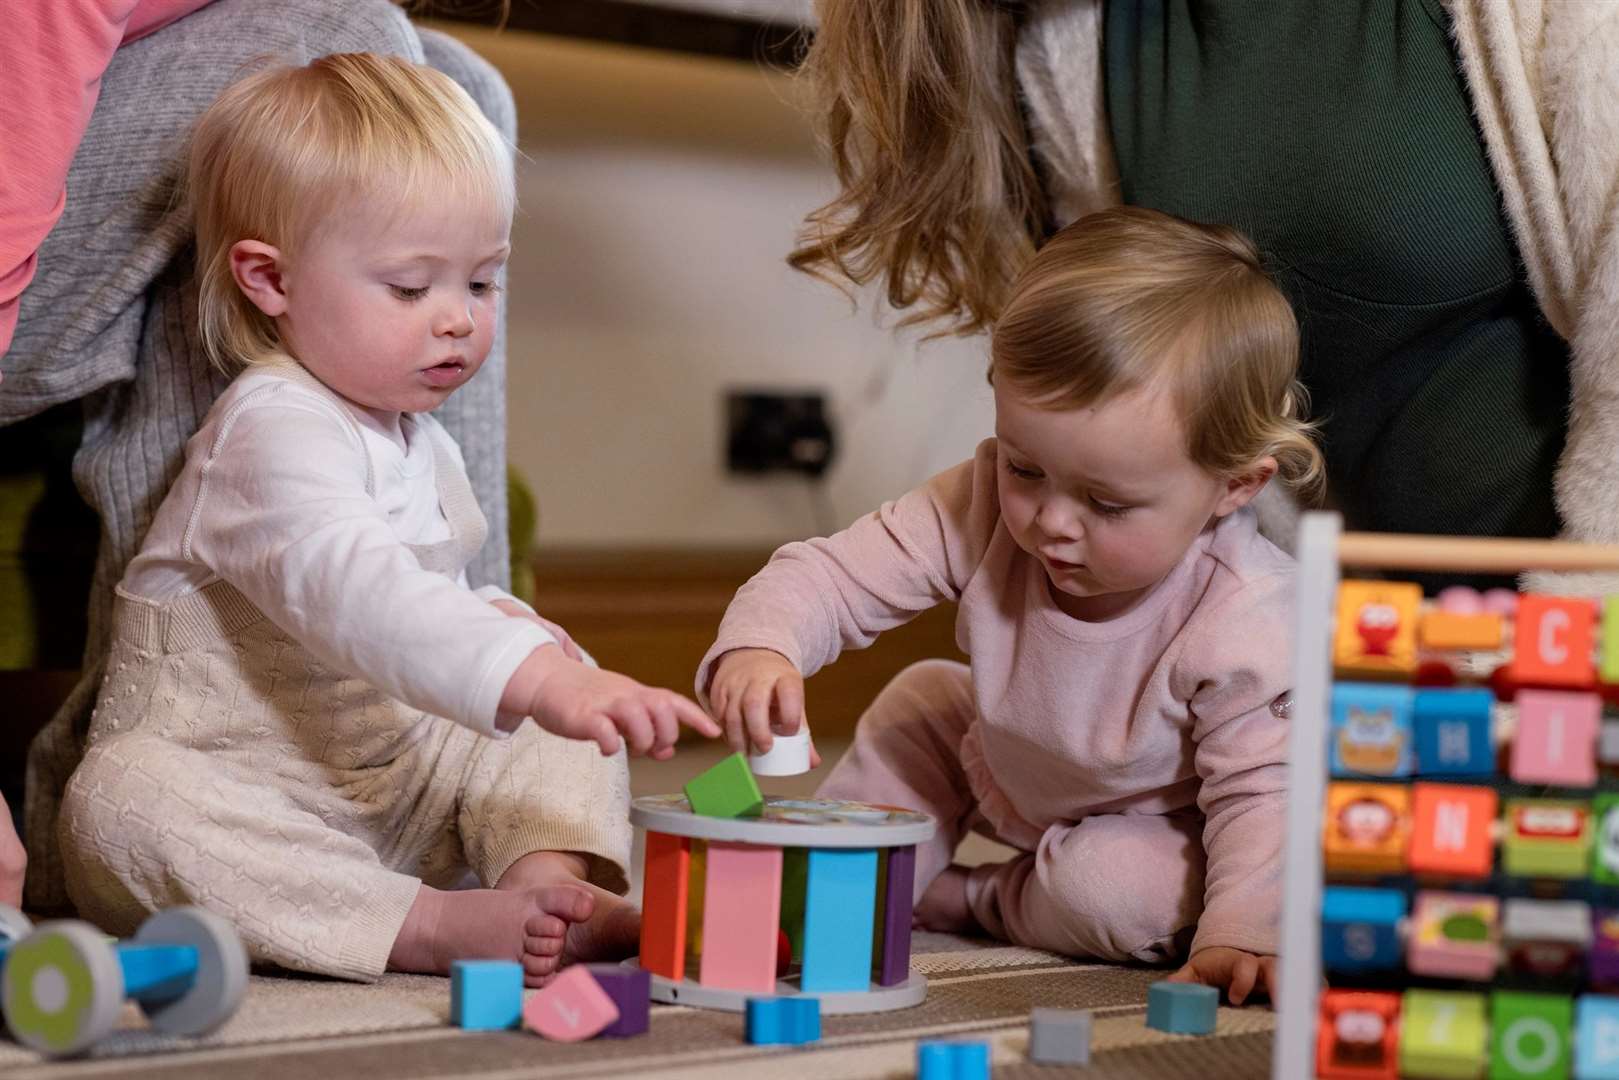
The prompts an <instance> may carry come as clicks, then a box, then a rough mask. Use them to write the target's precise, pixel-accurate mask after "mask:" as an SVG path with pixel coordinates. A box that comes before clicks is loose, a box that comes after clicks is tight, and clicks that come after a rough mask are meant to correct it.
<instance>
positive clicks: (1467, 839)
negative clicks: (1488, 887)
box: [1408, 784, 1496, 878]
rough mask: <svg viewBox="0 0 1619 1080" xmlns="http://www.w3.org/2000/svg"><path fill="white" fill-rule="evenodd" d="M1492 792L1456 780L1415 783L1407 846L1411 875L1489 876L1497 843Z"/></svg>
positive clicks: (1494, 800) (1494, 798) (1493, 794)
mask: <svg viewBox="0 0 1619 1080" xmlns="http://www.w3.org/2000/svg"><path fill="white" fill-rule="evenodd" d="M1495 815H1496V796H1495V792H1494V791H1493V790H1492V789H1490V788H1486V787H1464V786H1462V785H1460V784H1416V785H1414V786H1413V787H1412V789H1411V818H1412V822H1411V848H1410V853H1409V857H1408V861H1409V863H1410V866H1411V872H1412V873H1414V874H1422V873H1434V874H1450V875H1452V876H1455V877H1469V878H1483V877H1489V876H1490V870H1491V868H1492V866H1493V865H1494V862H1495V846H1494V844H1493V843H1492V841H1491V839H1490V826H1491V825H1492V824H1493V823H1494V821H1495Z"/></svg>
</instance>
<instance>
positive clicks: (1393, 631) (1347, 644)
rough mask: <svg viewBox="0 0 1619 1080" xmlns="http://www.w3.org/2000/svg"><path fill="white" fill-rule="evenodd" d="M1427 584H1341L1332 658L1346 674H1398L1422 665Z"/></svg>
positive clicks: (1335, 664)
mask: <svg viewBox="0 0 1619 1080" xmlns="http://www.w3.org/2000/svg"><path fill="white" fill-rule="evenodd" d="M1421 608H1422V588H1421V586H1419V585H1415V584H1412V583H1409V582H1394V581H1345V582H1344V583H1343V584H1341V585H1339V586H1338V611H1337V633H1336V634H1335V635H1334V638H1333V646H1332V662H1333V666H1334V667H1335V668H1336V669H1337V671H1338V673H1339V674H1340V675H1353V676H1370V677H1373V678H1379V677H1381V678H1391V677H1393V678H1398V677H1400V676H1403V675H1409V674H1411V673H1412V672H1414V671H1416V669H1417V614H1418V612H1419V611H1420V610H1421Z"/></svg>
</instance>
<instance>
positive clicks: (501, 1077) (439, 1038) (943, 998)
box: [0, 934, 1275, 1080]
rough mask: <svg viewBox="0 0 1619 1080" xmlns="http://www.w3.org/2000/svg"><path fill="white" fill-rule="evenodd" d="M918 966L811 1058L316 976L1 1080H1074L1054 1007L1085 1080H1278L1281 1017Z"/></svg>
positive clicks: (939, 963) (971, 944)
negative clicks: (1181, 1008) (181, 1027)
mask: <svg viewBox="0 0 1619 1080" xmlns="http://www.w3.org/2000/svg"><path fill="white" fill-rule="evenodd" d="M912 963H913V967H914V969H915V970H917V971H919V972H921V973H922V974H924V975H926V976H927V977H928V984H929V985H928V999H927V1001H926V1002H925V1003H924V1004H922V1005H919V1006H917V1007H916V1008H913V1009H904V1010H901V1011H898V1012H891V1013H879V1014H875V1015H866V1016H829V1017H826V1018H824V1019H823V1021H822V1038H821V1041H820V1042H819V1043H818V1044H816V1045H814V1046H813V1047H808V1048H784V1047H755V1046H749V1045H748V1044H747V1043H746V1042H744V1041H743V1038H742V1018H741V1017H740V1016H739V1015H737V1014H734V1013H722V1012H709V1011H705V1010H700V1009H692V1008H684V1007H677V1006H656V1007H654V1009H653V1013H652V1029H651V1031H649V1032H648V1033H647V1034H646V1035H644V1036H640V1037H638V1038H632V1039H618V1040H604V1039H597V1040H592V1041H590V1042H584V1043H575V1044H571V1045H564V1044H560V1043H550V1042H546V1041H544V1040H543V1039H540V1038H539V1037H538V1036H535V1035H529V1034H525V1033H519V1032H464V1031H460V1030H458V1029H456V1028H452V1027H450V1026H449V1007H450V1000H449V999H450V992H449V981H448V980H447V979H442V978H435V977H429V976H419V975H390V976H387V977H386V978H384V979H383V980H382V981H381V982H378V983H376V984H374V985H371V986H360V985H355V984H353V983H340V982H332V981H326V980H320V979H310V978H304V977H295V976H287V977H276V976H254V977H253V980H252V985H251V987H250V989H249V991H248V995H247V999H246V1000H245V1001H244V1002H243V1004H242V1007H241V1009H240V1010H239V1011H238V1012H237V1014H236V1016H235V1017H234V1018H232V1020H231V1021H230V1023H228V1024H227V1025H226V1026H225V1027H223V1028H222V1029H220V1030H219V1031H218V1032H216V1033H215V1034H214V1035H213V1036H211V1037H210V1038H208V1039H203V1040H176V1039H172V1038H167V1037H164V1036H159V1035H157V1034H155V1033H153V1032H151V1031H148V1030H145V1029H143V1028H142V1026H141V1021H140V1018H139V1014H138V1013H137V1012H136V1011H135V1010H134V1008H133V1007H130V1009H129V1011H128V1014H127V1017H126V1026H125V1028H124V1029H121V1030H120V1031H119V1032H117V1033H116V1034H115V1035H113V1036H110V1037H109V1038H108V1039H106V1040H105V1041H103V1042H102V1043H101V1044H100V1045H98V1046H97V1047H96V1048H95V1050H94V1052H93V1053H92V1054H91V1056H89V1057H87V1058H83V1059H79V1060H75V1061H67V1062H43V1061H41V1060H40V1059H39V1058H38V1057H36V1056H35V1055H33V1054H31V1053H29V1052H27V1051H24V1050H22V1049H21V1048H19V1047H17V1046H16V1045H15V1044H14V1043H7V1042H0V1073H3V1075H4V1076H5V1077H6V1080H73V1078H77V1077H86V1078H88V1077H113V1076H116V1077H120V1078H125V1077H127V1078H130V1080H158V1078H160V1077H161V1078H168V1080H200V1078H202V1077H216V1076H229V1077H230V1078H231V1080H290V1078H294V1077H304V1076H318V1077H321V1078H323V1080H325V1078H330V1077H345V1076H386V1077H389V1078H390V1080H408V1078H413V1077H424V1078H425V1077H451V1078H465V1080H517V1078H519V1077H527V1076H532V1075H541V1074H543V1075H544V1076H546V1077H558V1078H564V1077H566V1078H573V1077H619V1076H631V1075H634V1076H639V1077H652V1076H656V1077H671V1078H678V1080H756V1078H759V1080H767V1078H773V1077H804V1076H816V1077H837V1078H850V1080H855V1078H866V1077H901V1076H910V1075H913V1074H914V1070H915V1067H916V1042H917V1040H919V1039H931V1038H952V1037H973V1038H983V1039H986V1040H988V1041H989V1042H990V1044H991V1047H992V1054H993V1061H994V1072H995V1075H996V1076H997V1077H1002V1078H1004V1077H1029V1078H1031V1080H1032V1078H1034V1077H1054V1076H1060V1075H1063V1074H1064V1072H1065V1071H1066V1070H1062V1069H1055V1068H1052V1067H1050V1066H1037V1065H1032V1064H1030V1063H1028V1061H1027V1058H1026V1051H1027V1048H1028V1028H1027V1022H1028V1016H1029V1010H1030V1009H1032V1008H1034V1007H1035V1006H1039V1005H1044V1006H1052V1007H1056V1008H1072V1009H1090V1010H1092V1011H1093V1013H1094V1014H1095V1021H1094V1023H1095V1027H1094V1035H1093V1041H1092V1059H1091V1060H1092V1064H1091V1067H1090V1068H1089V1069H1086V1070H1073V1072H1074V1074H1075V1075H1083V1076H1085V1077H1087V1078H1090V1080H1100V1078H1108V1080H1124V1078H1131V1080H1160V1078H1163V1080H1169V1078H1174V1080H1181V1078H1184V1077H1189V1076H1194V1075H1196V1076H1202V1077H1207V1078H1218V1080H1227V1078H1241V1077H1255V1078H1262V1077H1264V1076H1266V1075H1267V1074H1268V1071H1269V1068H1270V1049H1271V1036H1272V1031H1273V1029H1274V1027H1275V1014H1274V1013H1272V1012H1270V1011H1269V1010H1267V1009H1264V1008H1252V1007H1250V1008H1245V1009H1226V1008H1222V1009H1221V1010H1220V1015H1219V1021H1218V1026H1217V1028H1216V1030H1215V1033H1214V1034H1213V1035H1211V1036H1206V1037H1201V1038H1192V1037H1188V1036H1179V1035H1166V1034H1164V1033H1162V1032H1158V1031H1153V1030H1150V1029H1149V1028H1147V1026H1146V1024H1145V1022H1144V1019H1145V1015H1146V999H1147V986H1148V985H1149V984H1150V983H1152V982H1153V981H1154V980H1155V979H1159V978H1162V977H1163V972H1161V971H1157V970H1152V969H1146V968H1124V967H1115V966H1111V965H1099V964H1080V963H1076V962H1074V961H1072V960H1068V959H1065V958H1063V957H1060V956H1055V955H1053V954H1051V953H1045V952H1038V951H1035V950H1032V949H1020V948H1013V947H1008V946H1004V945H996V944H994V943H991V942H982V941H968V940H965V939H961V938H953V937H948V936H944V935H938V934H918V935H917V936H916V940H915V945H914V955H913V961H912Z"/></svg>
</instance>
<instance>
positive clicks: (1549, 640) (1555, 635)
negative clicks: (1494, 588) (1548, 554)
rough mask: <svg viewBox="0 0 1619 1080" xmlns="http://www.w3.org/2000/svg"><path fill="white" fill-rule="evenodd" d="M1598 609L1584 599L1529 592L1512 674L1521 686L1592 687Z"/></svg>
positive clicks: (1516, 636)
mask: <svg viewBox="0 0 1619 1080" xmlns="http://www.w3.org/2000/svg"><path fill="white" fill-rule="evenodd" d="M1595 623H1596V609H1595V608H1594V607H1593V606H1592V604H1591V602H1590V601H1589V600H1586V599H1583V598H1581V597H1559V596H1539V595H1537V594H1535V593H1528V594H1526V595H1525V596H1524V597H1523V599H1522V600H1521V601H1520V602H1519V604H1518V615H1517V631H1516V633H1515V634H1514V636H1513V642H1512V647H1513V656H1512V662H1511V663H1510V664H1509V665H1508V671H1509V673H1510V677H1511V679H1512V681H1513V683H1515V684H1516V685H1519V686H1549V687H1554V688H1561V689H1569V690H1589V689H1590V688H1591V687H1593V686H1595V685H1596V665H1595V664H1593V663H1592V662H1591V638H1592V634H1593V630H1594V624H1595Z"/></svg>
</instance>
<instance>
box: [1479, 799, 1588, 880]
mask: <svg viewBox="0 0 1619 1080" xmlns="http://www.w3.org/2000/svg"><path fill="white" fill-rule="evenodd" d="M1590 857H1591V811H1590V808H1589V807H1587V806H1586V805H1584V804H1583V803H1577V802H1561V801H1558V800H1555V799H1513V800H1510V801H1509V802H1508V803H1507V806H1506V832H1505V834H1504V835H1503V837H1502V840H1501V868H1502V869H1503V870H1505V871H1506V872H1507V873H1509V874H1513V875H1515V876H1517V877H1543V878H1579V877H1584V876H1585V873H1586V866H1587V865H1588V863H1589V860H1590Z"/></svg>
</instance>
